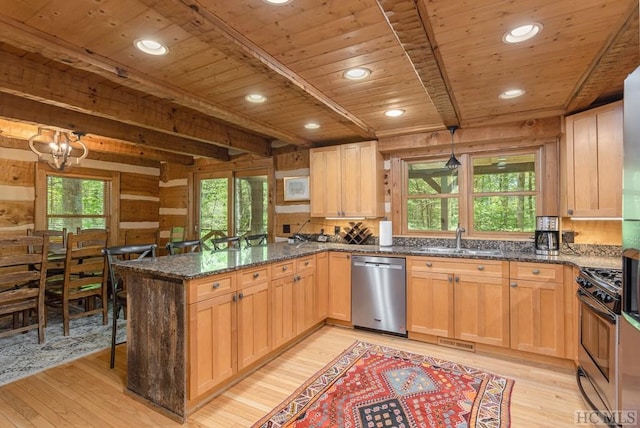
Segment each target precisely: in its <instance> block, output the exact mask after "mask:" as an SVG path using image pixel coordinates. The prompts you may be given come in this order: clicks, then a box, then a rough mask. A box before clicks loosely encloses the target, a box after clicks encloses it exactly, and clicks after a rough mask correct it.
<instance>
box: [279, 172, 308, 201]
mask: <svg viewBox="0 0 640 428" xmlns="http://www.w3.org/2000/svg"><path fill="white" fill-rule="evenodd" d="M308 199H309V177H285V178H284V200H285V201H305V200H308Z"/></svg>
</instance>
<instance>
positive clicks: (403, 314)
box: [351, 256, 407, 336]
mask: <svg viewBox="0 0 640 428" xmlns="http://www.w3.org/2000/svg"><path fill="white" fill-rule="evenodd" d="M405 266H406V261H405V259H403V258H399V257H375V256H353V257H352V258H351V320H352V322H353V325H354V327H362V328H366V329H373V330H380V331H385V332H388V333H393V334H398V335H401V336H406V335H407V288H406V273H405Z"/></svg>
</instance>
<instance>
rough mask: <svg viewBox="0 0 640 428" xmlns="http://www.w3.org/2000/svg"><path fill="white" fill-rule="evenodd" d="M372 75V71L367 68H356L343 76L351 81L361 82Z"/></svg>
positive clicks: (347, 71)
mask: <svg viewBox="0 0 640 428" xmlns="http://www.w3.org/2000/svg"><path fill="white" fill-rule="evenodd" d="M370 75H371V70H369V69H368V68H365V67H354V68H350V69H348V70H346V71H345V72H344V73H343V74H342V76H344V78H345V79H349V80H361V79H365V78H367V77H369V76H370Z"/></svg>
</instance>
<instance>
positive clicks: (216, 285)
mask: <svg viewBox="0 0 640 428" xmlns="http://www.w3.org/2000/svg"><path fill="white" fill-rule="evenodd" d="M211 287H212V288H219V287H220V283H219V282H214V283H213V285H211Z"/></svg>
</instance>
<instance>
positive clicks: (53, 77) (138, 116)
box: [0, 50, 270, 156]
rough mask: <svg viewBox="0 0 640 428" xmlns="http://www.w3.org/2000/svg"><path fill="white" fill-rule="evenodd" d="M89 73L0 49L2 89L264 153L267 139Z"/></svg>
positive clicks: (152, 127)
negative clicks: (145, 95) (109, 83)
mask: <svg viewBox="0 0 640 428" xmlns="http://www.w3.org/2000/svg"><path fill="white" fill-rule="evenodd" d="M12 70H20V73H15V72H12ZM92 77H93V76H91V75H89V73H83V72H79V71H76V70H73V69H72V70H70V71H68V72H65V71H61V70H59V69H57V68H54V67H48V66H46V65H43V64H40V63H38V62H35V61H33V60H29V59H27V58H25V57H18V56H16V55H13V54H11V53H8V52H3V51H1V50H0V91H2V92H8V93H11V94H14V95H19V96H26V97H27V98H31V99H38V100H39V101H41V102H43V103H48V104H53V105H57V106H60V107H64V108H67V109H71V110H76V111H80V112H82V113H87V114H92V115H98V116H102V117H105V118H108V119H113V120H117V121H119V122H125V123H128V124H131V125H135V126H139V127H144V128H149V129H153V130H155V131H158V132H164V133H169V134H172V135H176V136H181V137H185V138H189V139H193V140H198V141H201V142H204V143H213V144H216V145H220V146H223V147H227V148H233V149H238V150H242V151H246V152H250V153H255V154H258V155H261V156H269V155H270V142H269V141H268V140H267V139H266V138H263V137H259V136H257V135H254V134H250V133H247V132H244V131H240V130H237V129H235V128H231V127H229V126H226V125H222V124H220V123H216V122H214V121H212V120H211V118H210V117H208V116H205V115H203V114H202V113H199V112H196V111H194V110H191V109H187V108H185V107H180V106H175V105H173V106H172V105H170V104H168V103H163V102H161V101H160V100H153V99H151V98H150V97H148V96H147V97H144V96H143V95H142V94H136V93H134V92H133V91H130V90H127V89H123V88H114V87H113V85H107V84H105V83H102V82H101V81H100V80H102V79H100V80H98V79H96V78H92ZM43 82H46V83H44V84H43Z"/></svg>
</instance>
